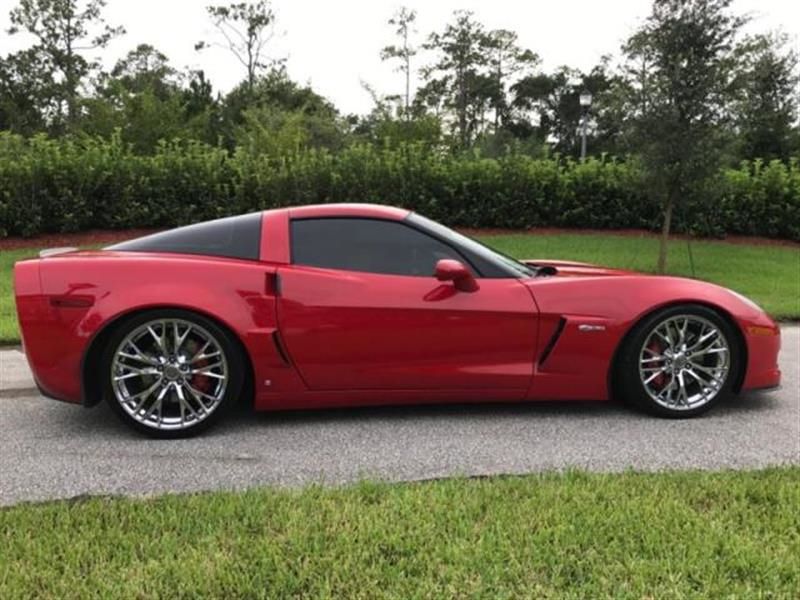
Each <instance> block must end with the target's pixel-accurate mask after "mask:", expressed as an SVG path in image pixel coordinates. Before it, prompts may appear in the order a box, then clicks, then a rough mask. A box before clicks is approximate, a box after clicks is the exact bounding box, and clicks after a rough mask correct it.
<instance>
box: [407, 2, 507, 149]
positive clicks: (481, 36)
mask: <svg viewBox="0 0 800 600" xmlns="http://www.w3.org/2000/svg"><path fill="white" fill-rule="evenodd" d="M454 16H455V22H454V23H451V24H448V25H447V26H446V27H445V29H444V31H442V32H441V33H435V32H434V33H432V34H431V35H430V36H429V37H428V41H427V42H426V43H425V44H424V46H423V47H424V48H425V49H427V50H433V51H436V52H438V54H439V58H438V60H436V61H435V62H434V63H433V64H431V65H428V66H427V67H425V68H424V69H423V70H422V75H423V78H424V79H425V81H426V84H425V86H423V88H422V89H421V90H420V91H419V95H420V96H421V99H422V101H423V102H424V103H426V104H428V105H433V106H436V105H438V106H441V107H442V108H444V109H445V110H452V111H453V112H454V113H455V127H456V133H457V138H458V145H459V146H460V147H461V148H467V147H469V145H470V144H471V143H472V141H473V139H474V138H475V136H476V134H477V133H478V132H479V131H480V130H481V126H482V124H483V120H484V117H485V113H486V111H487V110H488V109H489V106H490V98H491V97H492V95H493V94H495V93H496V83H497V82H496V80H495V79H494V78H493V77H491V75H490V74H489V72H488V69H487V66H488V65H489V51H490V48H491V45H490V43H491V39H490V37H489V35H488V34H487V33H486V30H485V28H484V27H483V25H481V24H480V23H479V22H477V21H475V20H474V18H473V14H472V13H471V12H469V11H463V10H458V11H455V13H454Z"/></svg>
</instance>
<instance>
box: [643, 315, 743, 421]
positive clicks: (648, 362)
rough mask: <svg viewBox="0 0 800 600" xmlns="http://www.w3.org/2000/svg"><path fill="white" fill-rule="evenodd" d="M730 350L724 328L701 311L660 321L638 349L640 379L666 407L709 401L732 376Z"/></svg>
mask: <svg viewBox="0 0 800 600" xmlns="http://www.w3.org/2000/svg"><path fill="white" fill-rule="evenodd" d="M730 364H731V349H730V345H729V343H728V340H727V339H726V338H725V335H724V334H723V332H722V331H721V330H720V328H719V327H718V326H717V325H715V324H714V323H712V322H711V321H709V320H707V319H704V318H703V317H700V316H697V315H676V316H672V317H669V318H668V319H665V320H664V321H661V322H660V323H659V324H658V325H656V326H655V327H654V328H653V329H652V331H651V332H650V334H649V335H648V336H647V338H645V342H644V344H643V345H642V349H641V351H640V353H639V377H640V379H641V382H642V385H643V386H644V389H645V391H646V392H647V394H648V395H649V396H650V397H651V398H652V399H653V400H655V401H656V402H657V403H658V404H660V405H661V406H663V407H664V408H667V409H670V410H691V409H695V408H698V407H700V406H703V405H705V404H708V403H709V402H711V400H713V399H714V398H715V397H716V396H717V394H719V392H720V390H721V389H722V387H723V386H724V385H725V381H726V380H727V378H728V374H729V372H730Z"/></svg>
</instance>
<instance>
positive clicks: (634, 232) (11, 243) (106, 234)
mask: <svg viewBox="0 0 800 600" xmlns="http://www.w3.org/2000/svg"><path fill="white" fill-rule="evenodd" d="M157 231H161V230H159V229H124V230H117V231H114V230H103V229H94V230H91V231H84V232H81V233H56V234H46V235H39V236H34V237H30V238H20V237H9V238H2V239H0V250H17V249H24V248H35V249H40V248H60V247H64V246H77V247H85V246H103V245H107V244H113V243H115V242H121V241H124V240H129V239H132V238H136V237H141V236H143V235H148V234H150V233H155V232H157ZM459 231H462V232H464V233H466V234H467V235H508V234H517V235H520V234H521V235H563V234H572V235H616V236H624V237H637V238H657V237H658V234H657V233H654V232H652V231H646V230H644V229H564V228H558V227H537V228H535V229H488V228H487V229H470V228H459ZM671 237H672V238H673V239H689V236H685V235H672V236H671ZM691 239H696V238H691ZM704 239H710V238H704ZM714 241H720V242H725V243H728V244H747V245H751V246H753V245H755V246H784V247H789V248H800V243H798V242H792V241H789V240H774V239H770V238H763V237H748V236H737V235H731V236H727V237H725V238H722V239H714Z"/></svg>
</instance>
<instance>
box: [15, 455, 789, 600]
mask: <svg viewBox="0 0 800 600" xmlns="http://www.w3.org/2000/svg"><path fill="white" fill-rule="evenodd" d="M798 508H800V468H780V469H768V470H765V471H753V472H722V473H698V472H690V473H661V474H639V473H624V474H616V475H596V474H585V473H578V472H570V473H566V474H546V475H534V476H525V477H495V478H489V479H473V480H470V479H450V480H443V481H436V482H428V483H421V484H395V485H389V484H376V483H363V484H358V485H355V486H351V487H345V488H338V489H337V488H333V489H331V488H319V487H312V488H306V489H303V490H299V491H285V490H284V491H281V490H262V491H253V492H245V493H235V494H234V493H213V494H200V495H191V496H162V497H158V498H152V499H143V500H130V499H91V500H83V501H77V502H70V501H65V502H55V503H47V504H41V505H21V506H16V507H13V508H7V509H3V510H0V536H2V539H0V597H2V598H28V597H30V598H33V597H36V598H47V597H53V598H88V597H108V598H117V597H126V598H127V597H138V598H144V597H148V598H149V597H163V598H173V597H185V598H191V597H201V596H203V597H217V598H223V597H226V598H232V597H239V598H243V597H247V598H259V597H262V598H288V597H308V598H382V597H391V598H467V597H485V598H610V597H613V598H659V599H664V598H723V597H724V598H786V599H789V598H797V594H798V590H800V510H798Z"/></svg>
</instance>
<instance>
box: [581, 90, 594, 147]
mask: <svg viewBox="0 0 800 600" xmlns="http://www.w3.org/2000/svg"><path fill="white" fill-rule="evenodd" d="M578 101H579V102H580V105H581V109H582V110H581V160H586V126H587V124H588V123H589V107H590V106H591V105H592V93H591V92H590V91H588V90H584V91H583V92H581V95H580V97H579V98H578Z"/></svg>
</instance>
